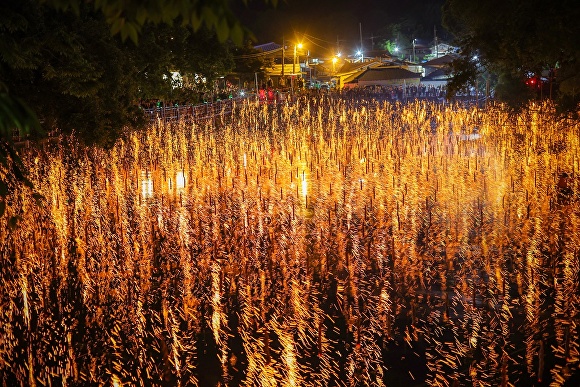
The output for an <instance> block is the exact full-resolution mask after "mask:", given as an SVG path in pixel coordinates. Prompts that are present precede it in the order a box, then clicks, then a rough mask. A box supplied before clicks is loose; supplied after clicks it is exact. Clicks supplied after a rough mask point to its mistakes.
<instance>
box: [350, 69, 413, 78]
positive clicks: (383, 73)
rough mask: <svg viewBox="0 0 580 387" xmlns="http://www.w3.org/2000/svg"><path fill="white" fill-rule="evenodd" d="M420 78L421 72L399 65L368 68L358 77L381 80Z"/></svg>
mask: <svg viewBox="0 0 580 387" xmlns="http://www.w3.org/2000/svg"><path fill="white" fill-rule="evenodd" d="M411 78H421V74H417V73H414V72H412V71H409V70H405V69H402V68H400V67H378V68H374V69H368V70H367V71H365V72H364V73H363V74H361V75H360V76H359V77H358V80H359V81H383V80H392V79H411Z"/></svg>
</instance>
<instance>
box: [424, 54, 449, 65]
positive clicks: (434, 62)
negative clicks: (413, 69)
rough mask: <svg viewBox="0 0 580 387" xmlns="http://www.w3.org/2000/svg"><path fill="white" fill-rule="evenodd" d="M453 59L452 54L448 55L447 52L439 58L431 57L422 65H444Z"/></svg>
mask: <svg viewBox="0 0 580 387" xmlns="http://www.w3.org/2000/svg"><path fill="white" fill-rule="evenodd" d="M453 59H455V56H454V55H449V54H448V55H443V56H441V57H439V58H435V59H431V60H430V61H427V62H425V63H423V66H430V67H441V66H446V65H448V64H449V63H451V62H452V61H453Z"/></svg>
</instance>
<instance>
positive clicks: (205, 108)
mask: <svg viewBox="0 0 580 387" xmlns="http://www.w3.org/2000/svg"><path fill="white" fill-rule="evenodd" d="M254 98H255V97H254V96H249V97H243V98H241V97H240V98H231V99H224V100H220V101H216V102H212V103H204V104H199V105H184V106H165V107H159V108H153V109H144V113H145V117H147V119H148V120H149V121H150V122H156V121H162V122H165V123H167V122H177V121H180V120H185V121H192V120H205V119H210V118H213V117H216V116H220V115H229V114H231V113H232V111H233V109H234V107H235V105H236V104H239V103H241V102H243V101H248V100H249V101H251V100H253V99H254Z"/></svg>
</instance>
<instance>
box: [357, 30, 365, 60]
mask: <svg viewBox="0 0 580 387" xmlns="http://www.w3.org/2000/svg"><path fill="white" fill-rule="evenodd" d="M358 30H359V33H360V62H361V63H362V62H364V59H365V53H364V50H363V42H362V23H358Z"/></svg>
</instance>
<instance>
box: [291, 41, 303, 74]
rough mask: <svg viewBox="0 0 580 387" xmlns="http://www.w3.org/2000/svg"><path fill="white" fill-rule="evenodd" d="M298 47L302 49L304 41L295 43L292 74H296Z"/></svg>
mask: <svg viewBox="0 0 580 387" xmlns="http://www.w3.org/2000/svg"><path fill="white" fill-rule="evenodd" d="M296 48H299V49H302V43H298V44H295V45H294V60H293V61H292V74H296Z"/></svg>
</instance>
